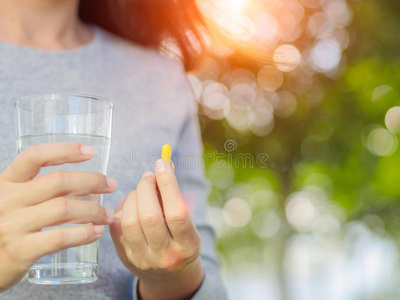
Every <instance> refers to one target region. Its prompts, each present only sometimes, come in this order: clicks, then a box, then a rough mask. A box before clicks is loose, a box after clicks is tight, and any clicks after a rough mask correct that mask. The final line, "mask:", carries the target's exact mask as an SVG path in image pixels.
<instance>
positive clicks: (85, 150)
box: [81, 145, 94, 155]
mask: <svg viewBox="0 0 400 300" xmlns="http://www.w3.org/2000/svg"><path fill="white" fill-rule="evenodd" d="M81 153H82V154H83V155H93V154H94V149H93V147H90V146H87V145H82V146H81Z"/></svg>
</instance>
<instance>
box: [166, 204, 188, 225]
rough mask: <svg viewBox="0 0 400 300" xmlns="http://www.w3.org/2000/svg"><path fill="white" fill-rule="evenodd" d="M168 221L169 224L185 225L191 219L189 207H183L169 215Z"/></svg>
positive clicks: (167, 216)
mask: <svg viewBox="0 0 400 300" xmlns="http://www.w3.org/2000/svg"><path fill="white" fill-rule="evenodd" d="M166 219H167V221H168V222H169V223H173V224H178V225H179V224H183V223H186V222H187V221H188V220H189V219H190V211H189V209H188V208H187V207H182V208H180V209H177V210H176V211H174V212H172V213H168V214H167V215H166Z"/></svg>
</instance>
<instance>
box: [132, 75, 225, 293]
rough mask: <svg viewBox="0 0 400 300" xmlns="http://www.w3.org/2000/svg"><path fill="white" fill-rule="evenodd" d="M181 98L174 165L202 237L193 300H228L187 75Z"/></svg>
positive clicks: (180, 185) (197, 123) (200, 142)
mask: <svg viewBox="0 0 400 300" xmlns="http://www.w3.org/2000/svg"><path fill="white" fill-rule="evenodd" d="M182 73H183V72H182ZM180 97H184V99H186V100H187V104H188V109H187V118H186V121H185V122H184V124H183V126H182V129H181V132H180V135H179V140H178V143H177V145H175V147H174V148H175V149H173V161H174V163H175V174H176V176H177V179H178V183H179V187H180V190H181V192H182V196H183V198H184V199H185V201H186V203H187V205H188V206H189V208H190V210H191V213H192V218H193V220H194V223H195V225H196V228H197V230H198V231H199V233H200V235H201V237H202V250H201V260H202V263H203V269H204V278H203V282H202V284H201V286H200V288H199V289H198V291H197V292H196V294H195V295H194V296H193V298H192V299H194V300H209V299H213V300H225V299H227V293H226V290H225V285H224V283H223V280H222V278H221V274H220V262H219V258H218V255H217V252H216V234H215V231H214V229H213V228H212V226H211V224H210V223H209V221H208V216H207V196H208V193H209V182H208V180H207V179H206V177H205V172H204V162H203V144H202V141H201V132H200V126H199V121H198V116H197V104H196V101H195V100H194V96H193V92H192V89H191V87H190V83H189V81H188V79H187V77H186V74H185V75H184V78H183V79H182V82H181V84H180ZM137 283H138V280H137V279H136V280H135V282H134V289H133V290H134V299H136V300H139V299H140V298H138V296H139V294H138V291H137V286H138V284H137Z"/></svg>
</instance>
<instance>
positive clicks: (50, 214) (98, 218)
mask: <svg viewBox="0 0 400 300" xmlns="http://www.w3.org/2000/svg"><path fill="white" fill-rule="evenodd" d="M113 215H114V213H113V212H112V211H109V210H107V209H105V208H104V207H102V206H100V205H98V204H96V203H93V202H88V201H82V200H78V199H70V198H62V197H59V198H54V199H51V200H49V201H46V202H43V203H40V204H37V205H34V206H30V207H25V208H23V209H22V211H21V212H20V216H18V217H19V219H20V222H18V224H17V225H16V226H18V227H19V230H20V231H25V232H26V231H30V232H34V231H38V230H40V229H42V228H44V227H49V226H57V225H60V224H63V223H72V224H87V223H93V224H109V223H111V222H112V219H113Z"/></svg>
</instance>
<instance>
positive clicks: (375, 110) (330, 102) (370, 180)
mask: <svg viewBox="0 0 400 300" xmlns="http://www.w3.org/2000/svg"><path fill="white" fill-rule="evenodd" d="M350 4H351V6H352V8H353V11H354V20H353V22H352V24H351V25H350V26H349V27H348V30H349V32H350V36H351V45H350V47H349V48H348V49H347V50H346V51H345V56H346V58H347V67H346V68H345V69H344V70H343V72H342V74H341V75H340V76H337V77H338V78H335V79H330V78H327V77H326V76H325V75H318V76H317V77H316V78H315V79H316V80H315V82H314V86H315V88H313V89H311V90H310V91H308V92H306V93H303V94H298V95H296V97H297V100H298V105H297V109H296V112H295V114H294V115H292V116H291V117H289V118H279V117H276V118H275V127H274V129H273V131H272V132H271V133H270V134H269V135H267V136H265V137H258V136H256V135H254V134H251V133H250V132H249V131H237V130H235V129H233V128H232V127H231V126H230V125H229V124H228V123H227V122H226V121H225V120H219V121H216V120H211V119H209V118H208V117H207V116H204V115H202V116H201V125H202V133H203V139H204V144H205V150H206V151H205V152H206V153H212V152H213V151H215V150H216V151H218V152H219V153H225V154H227V153H228V152H227V151H226V150H225V149H224V143H225V141H226V140H228V139H232V140H234V141H236V142H237V145H238V147H237V149H236V150H235V151H234V152H229V153H232V154H235V153H250V154H251V155H252V156H253V157H257V155H258V154H259V153H267V154H268V156H269V159H268V161H269V163H270V166H269V167H268V168H259V167H248V166H247V167H239V168H232V169H231V170H225V169H217V170H216V169H215V168H214V167H213V163H212V162H210V163H209V164H208V166H207V175H208V176H209V178H210V179H211V182H212V184H213V188H212V192H211V194H210V205H211V206H212V207H220V208H223V206H224V205H225V203H226V202H227V201H228V200H229V199H231V198H232V197H239V198H242V199H245V200H246V201H247V203H249V205H250V207H251V211H252V220H251V221H250V222H249V223H248V224H247V225H246V226H243V227H240V228H233V229H232V228H231V229H230V230H227V232H226V233H224V234H223V235H222V236H221V238H220V240H219V244H218V248H219V251H220V253H221V254H222V257H223V259H224V260H226V261H227V262H228V265H230V266H233V265H235V266H238V267H241V266H242V264H243V263H244V264H246V263H249V262H250V263H253V264H255V263H258V262H260V261H263V260H268V255H265V252H266V251H267V252H268V249H270V248H271V249H275V250H276V249H278V251H280V250H279V249H282V247H284V243H285V241H286V240H287V238H288V236H290V235H291V234H293V232H294V231H295V229H293V228H292V227H291V226H289V225H288V222H287V221H286V217H285V203H286V201H287V197H288V196H289V195H290V194H291V193H293V192H296V191H299V190H301V189H302V188H304V187H305V186H307V185H310V184H311V185H316V186H320V187H322V188H323V189H324V190H325V191H326V192H327V194H328V195H329V199H330V201H332V203H334V204H337V206H338V207H339V208H340V209H341V211H342V213H343V216H344V221H343V222H344V223H346V222H348V221H351V220H361V219H363V218H364V217H365V216H368V215H371V214H373V215H375V216H378V217H379V218H381V219H382V220H383V222H384V228H385V230H384V231H383V232H382V231H380V234H389V235H392V236H393V237H395V236H396V235H397V232H400V219H399V217H398V214H400V201H399V199H400V180H399V179H400V176H399V168H400V155H399V150H397V151H396V152H395V153H393V154H391V155H388V156H379V155H376V154H373V153H372V152H371V151H370V150H369V149H367V147H366V146H365V143H367V141H366V140H367V139H368V134H369V133H370V132H371V129H372V128H375V127H379V126H380V127H382V128H385V115H386V113H387V111H388V110H389V109H390V108H392V107H394V106H399V105H400V97H399V96H400V95H399V88H398V86H399V82H400V55H399V54H400V35H399V34H398V33H399V29H400V18H399V17H398V14H399V12H400V2H399V1H393V0H369V1H352V2H350ZM216 59H217V60H220V61H222V63H223V64H224V65H226V64H227V65H229V67H230V68H246V69H249V70H251V71H253V72H256V71H255V65H254V63H253V62H250V61H248V62H246V61H243V60H242V59H235V56H233V57H231V58H229V59H226V58H216ZM380 86H381V88H379V89H378V90H377V87H380ZM374 91H375V92H374ZM373 94H374V96H372V95H373ZM318 95H320V96H322V100H321V101H314V100H315V99H316V98H318ZM398 137H399V136H398V135H397V137H396V140H397V138H398ZM313 175H317V176H313ZM260 191H261V193H258V192H260ZM268 191H271V193H269V194H268ZM257 195H258V196H257ZM257 197H261V199H258V200H257ZM263 211H274V212H276V215H277V216H279V218H280V228H279V230H278V231H277V232H276V234H271V236H269V237H264V238H263V237H260V236H258V235H256V234H255V233H254V232H255V230H254V227H255V226H257V224H255V223H254V222H257V218H258V217H257V214H259V213H260V212H263ZM370 225H371V230H374V229H375V228H374V224H370ZM282 245H283V246H282ZM235 249H236V250H238V249H239V251H238V252H237V253H236V254H234V253H233V252H234V250H235ZM237 255H239V256H240V261H241V263H239V262H238V260H237ZM230 261H231V262H232V261H233V262H234V263H232V264H229V262H230ZM238 263H239V265H238Z"/></svg>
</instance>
